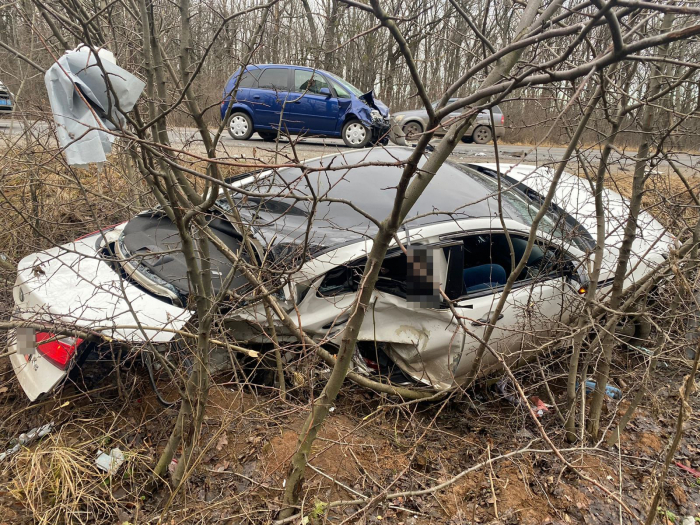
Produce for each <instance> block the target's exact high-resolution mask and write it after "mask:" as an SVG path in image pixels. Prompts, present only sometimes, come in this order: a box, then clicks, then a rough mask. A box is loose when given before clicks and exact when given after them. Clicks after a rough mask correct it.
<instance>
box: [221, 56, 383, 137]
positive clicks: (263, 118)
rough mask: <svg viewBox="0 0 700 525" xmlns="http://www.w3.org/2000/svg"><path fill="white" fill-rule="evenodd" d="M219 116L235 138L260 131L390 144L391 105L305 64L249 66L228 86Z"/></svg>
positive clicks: (231, 80)
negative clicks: (389, 106) (388, 105)
mask: <svg viewBox="0 0 700 525" xmlns="http://www.w3.org/2000/svg"><path fill="white" fill-rule="evenodd" d="M221 118H222V119H223V120H226V121H227V123H228V131H229V134H230V135H231V137H233V138H234V139H240V140H246V139H248V138H250V136H251V135H252V134H253V132H257V133H258V135H260V137H262V139H263V140H267V141H272V140H275V139H276V138H277V134H278V132H281V133H282V134H287V133H289V134H295V135H299V134H303V135H316V136H323V137H340V138H342V139H343V141H344V142H345V144H346V145H347V146H348V147H351V148H362V147H364V146H369V145H373V144H386V143H387V142H388V132H389V126H390V124H389V108H388V107H386V106H385V105H384V104H383V103H382V102H380V101H379V100H377V99H375V98H374V96H373V92H372V91H370V92H368V93H362V91H360V90H359V89H357V88H356V87H355V86H353V85H352V84H350V83H349V82H347V81H345V80H343V79H342V78H339V77H337V76H335V75H333V74H332V73H328V72H327V71H322V70H320V69H312V68H308V67H302V66H290V65H278V64H263V65H250V66H248V67H246V68H245V70H244V71H243V72H242V74H241V69H239V70H238V71H236V72H235V73H234V74H233V76H232V77H231V78H230V79H229V81H228V82H227V84H226V88H225V89H224V95H223V102H222V103H221Z"/></svg>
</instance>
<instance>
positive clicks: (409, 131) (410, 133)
mask: <svg viewBox="0 0 700 525" xmlns="http://www.w3.org/2000/svg"><path fill="white" fill-rule="evenodd" d="M420 132H421V130H420V129H418V125H417V124H414V123H410V124H406V126H404V134H405V135H406V138H410V139H413V138H415V137H416V135H418V134H419V133H420Z"/></svg>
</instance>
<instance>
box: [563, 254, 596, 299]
mask: <svg viewBox="0 0 700 525" xmlns="http://www.w3.org/2000/svg"><path fill="white" fill-rule="evenodd" d="M562 273H563V275H564V278H566V280H567V282H568V283H569V284H571V285H572V286H573V287H574V288H576V291H577V292H578V293H579V294H581V295H584V294H585V293H586V292H588V288H589V286H590V284H591V282H590V279H589V278H588V272H587V271H586V267H585V265H584V264H583V262H581V261H575V260H574V261H566V263H564V266H563V272H562Z"/></svg>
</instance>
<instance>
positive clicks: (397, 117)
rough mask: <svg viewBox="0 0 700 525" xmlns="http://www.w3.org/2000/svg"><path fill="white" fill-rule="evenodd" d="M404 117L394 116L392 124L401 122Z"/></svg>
mask: <svg viewBox="0 0 700 525" xmlns="http://www.w3.org/2000/svg"><path fill="white" fill-rule="evenodd" d="M404 117H405V115H394V122H401V121H402V120H403V118H404Z"/></svg>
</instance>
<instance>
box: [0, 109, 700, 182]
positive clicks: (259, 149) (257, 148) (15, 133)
mask: <svg viewBox="0 0 700 525" xmlns="http://www.w3.org/2000/svg"><path fill="white" fill-rule="evenodd" d="M46 131H48V125H47V124H46V122H41V121H37V122H35V123H33V125H32V132H33V133H38V134H43V133H46ZM211 131H212V133H213V132H214V131H215V130H214V129H212V130H211ZM23 132H24V129H23V127H22V125H21V124H20V123H19V122H18V121H17V120H14V121H12V120H10V119H0V137H5V138H12V137H19V136H20V135H21V134H22V133H23ZM170 140H171V142H172V145H173V146H176V147H183V149H186V150H188V151H195V152H198V153H200V154H202V155H203V154H204V149H203V145H202V142H201V140H199V139H198V134H197V133H196V132H195V130H194V128H183V127H176V128H172V129H171V130H170ZM296 142H297V143H296V144H295V148H296V154H297V155H298V156H299V158H301V159H302V160H303V159H309V158H314V157H319V156H321V155H329V154H333V153H339V152H347V151H352V148H348V147H346V146H345V144H344V143H343V141H342V140H340V139H325V138H314V137H312V138H300V139H299V140H298V141H296ZM278 147H279V152H280V153H281V154H282V155H285V156H288V157H290V158H291V157H292V151H291V148H290V144H289V142H288V141H287V140H286V139H281V140H280V144H279V146H278ZM219 150H220V151H219V156H221V157H229V158H235V159H253V158H255V159H260V160H265V161H270V160H272V159H273V158H274V152H275V143H274V142H265V141H263V140H262V139H261V138H260V137H259V136H258V135H257V133H255V134H253V136H252V137H251V138H250V139H249V140H234V139H232V138H231V137H230V136H229V135H228V133H227V132H224V133H223V135H222V138H221V141H220V148H219ZM565 151H566V149H565V148H563V147H559V146H540V147H534V146H527V145H513V144H499V145H498V155H499V161H500V162H501V163H502V164H515V163H527V164H537V165H542V164H552V163H555V162H558V161H560V160H561V159H562V158H563V156H564V154H565ZM635 152H636V148H627V150H626V151H619V150H618V151H614V152H613V153H612V155H611V156H610V163H611V165H612V167H614V168H615V171H618V170H621V171H630V170H631V169H632V166H633V164H634V160H633V157H634V154H635ZM584 156H585V158H586V161H587V162H589V163H593V164H596V162H597V160H598V159H599V158H600V151H599V149H598V148H597V147H591V148H589V149H587V150H586V151H585V152H584ZM450 159H451V160H453V161H455V162H495V161H496V157H495V150H494V146H493V144H483V145H481V144H459V145H458V146H457V147H456V148H455V150H454V152H453V153H452V155H451V157H450ZM673 159H674V161H675V162H677V163H678V165H679V166H681V167H682V168H684V171H693V170H696V169H700V154H698V153H676V154H674V155H673ZM280 162H282V160H281V159H280ZM574 162H576V161H574ZM659 167H660V168H662V169H663V168H667V167H668V165H667V163H666V162H662V163H661V164H660V166H659ZM572 169H575V167H573V166H572Z"/></svg>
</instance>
